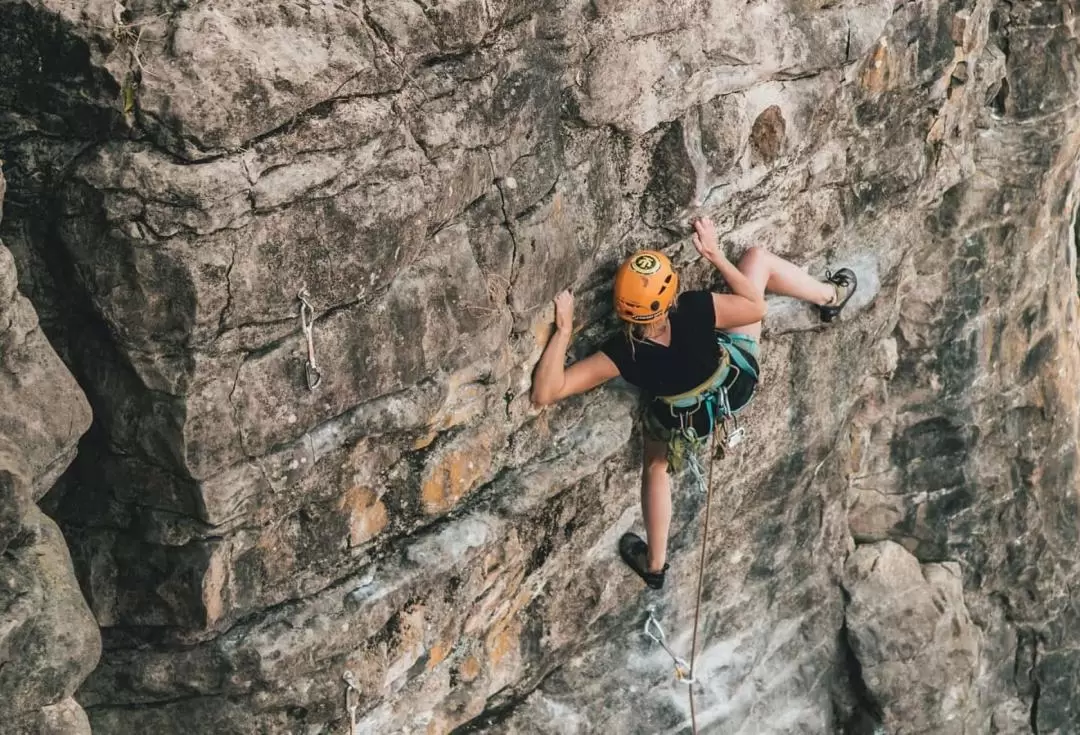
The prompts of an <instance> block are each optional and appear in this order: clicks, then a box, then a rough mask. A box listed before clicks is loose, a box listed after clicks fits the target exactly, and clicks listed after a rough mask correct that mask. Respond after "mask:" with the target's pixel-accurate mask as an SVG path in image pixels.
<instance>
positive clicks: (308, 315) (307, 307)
mask: <svg viewBox="0 0 1080 735" xmlns="http://www.w3.org/2000/svg"><path fill="white" fill-rule="evenodd" d="M296 298H298V299H300V328H301V329H303V330H304V339H305V340H307V362H305V363H304V378H305V379H306V380H307V387H308V390H315V389H316V388H317V387H318V386H319V383H321V382H322V373H320V372H319V368H318V366H316V365H315V336H314V328H315V309H313V308H312V306H311V302H310V301H308V298H309V296H308V292H307V289H306V288H302V289H300V293H298V294H296Z"/></svg>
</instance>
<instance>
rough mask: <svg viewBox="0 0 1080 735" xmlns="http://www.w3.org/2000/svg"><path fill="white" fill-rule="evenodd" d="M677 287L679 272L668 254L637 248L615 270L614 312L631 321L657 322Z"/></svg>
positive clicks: (661, 317) (640, 322)
mask: <svg viewBox="0 0 1080 735" xmlns="http://www.w3.org/2000/svg"><path fill="white" fill-rule="evenodd" d="M678 290H679V275H678V274H677V273H676V272H675V269H674V268H672V267H671V261H670V260H668V257H667V256H666V255H664V254H663V253H661V252H657V251H656V250H640V251H638V252H636V253H634V254H633V255H631V256H630V257H629V258H627V259H626V262H624V263H623V264H622V265H620V266H619V270H617V271H615V313H616V314H618V315H619V318H620V319H622V320H623V321H627V322H632V323H634V324H651V323H652V322H656V321H660V320H661V319H663V318H664V315H665V314H666V313H667V310H668V309H670V308H671V304H672V303H673V302H674V301H675V294H676V293H677V292H678Z"/></svg>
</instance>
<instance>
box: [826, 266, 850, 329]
mask: <svg viewBox="0 0 1080 735" xmlns="http://www.w3.org/2000/svg"><path fill="white" fill-rule="evenodd" d="M825 282H826V283H831V284H832V285H833V288H835V289H836V296H835V297H834V298H833V300H832V301H831V302H829V303H828V304H824V305H822V306H819V307H818V311H819V312H820V313H821V321H823V322H831V321H832V320H833V319H835V318H836V317H838V316H840V311H841V310H842V309H843V308H844V307H845V306H846V305H847V302H848V299H850V298H851V295H852V294H854V293H855V289H856V288H858V287H859V282H858V280H857V279H856V278H855V271H853V270H851V269H850V268H841V269H840V270H838V271H836V273H831V272H829V271H825Z"/></svg>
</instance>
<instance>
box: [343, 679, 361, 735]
mask: <svg viewBox="0 0 1080 735" xmlns="http://www.w3.org/2000/svg"><path fill="white" fill-rule="evenodd" d="M341 678H342V679H343V680H344V681H345V710H346V711H347V712H348V713H349V732H348V735H355V733H356V711H357V710H358V709H360V687H358V686H357V685H356V675H355V674H353V672H351V671H349V670H348V669H346V671H345V673H344V674H342V675H341Z"/></svg>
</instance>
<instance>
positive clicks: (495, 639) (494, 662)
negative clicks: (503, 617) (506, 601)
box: [484, 620, 521, 669]
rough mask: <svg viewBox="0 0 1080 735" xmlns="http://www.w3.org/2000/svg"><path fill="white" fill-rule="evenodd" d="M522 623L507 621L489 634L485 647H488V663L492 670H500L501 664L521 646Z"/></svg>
mask: <svg viewBox="0 0 1080 735" xmlns="http://www.w3.org/2000/svg"><path fill="white" fill-rule="evenodd" d="M520 635H521V623H519V622H517V620H509V621H505V622H504V623H503V624H501V625H497V626H496V627H495V628H493V629H492V631H491V633H489V634H488V637H487V640H486V641H484V645H485V646H486V647H487V652H488V661H489V663H490V664H491V668H492V669H496V668H498V666H499V664H500V663H502V661H503V660H504V659H505V658H506V657H507V656H508V655H509V654H510V653H512V652H514V651H516V650H517V649H518V648H519V647H520V645H521V641H520Z"/></svg>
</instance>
